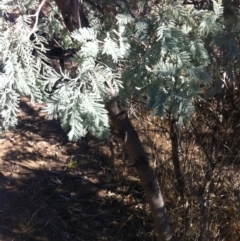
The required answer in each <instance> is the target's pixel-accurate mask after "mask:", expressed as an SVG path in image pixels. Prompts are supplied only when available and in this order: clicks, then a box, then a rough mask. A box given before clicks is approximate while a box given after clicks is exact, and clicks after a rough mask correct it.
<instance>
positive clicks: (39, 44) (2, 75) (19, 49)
mask: <svg viewBox="0 0 240 241" xmlns="http://www.w3.org/2000/svg"><path fill="white" fill-rule="evenodd" d="M37 4H38V1H33V0H28V1H13V0H3V1H1V2H0V66H1V68H0V110H1V112H0V115H1V123H0V127H1V129H2V127H4V129H9V128H13V127H15V126H16V124H17V111H18V109H19V99H20V97H21V96H28V97H29V98H30V100H31V101H32V102H36V101H38V102H41V101H43V94H42V90H41V82H40V78H41V73H40V70H47V69H48V68H49V67H48V66H47V65H45V64H43V63H42V58H41V57H37V55H33V54H32V53H33V51H35V53H36V54H37V52H38V51H40V50H41V51H42V52H44V50H45V48H44V46H43V43H44V39H43V38H41V37H40V36H37V35H35V40H34V41H30V33H31V30H32V29H31V26H30V23H31V22H32V20H31V18H30V16H29V15H28V14H26V12H27V10H31V8H35V7H36V5H37ZM16 13H18V14H16ZM42 57H43V56H42Z"/></svg>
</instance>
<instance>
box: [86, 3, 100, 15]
mask: <svg viewBox="0 0 240 241" xmlns="http://www.w3.org/2000/svg"><path fill="white" fill-rule="evenodd" d="M86 2H87V3H89V4H90V5H92V6H93V7H95V8H96V9H97V10H98V11H99V12H100V13H102V14H104V11H103V8H102V7H100V6H99V5H98V4H95V3H94V2H92V1H90V0H86Z"/></svg>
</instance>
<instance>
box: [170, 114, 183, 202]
mask: <svg viewBox="0 0 240 241" xmlns="http://www.w3.org/2000/svg"><path fill="white" fill-rule="evenodd" d="M176 121H177V120H176V119H175V118H171V119H170V139H171V143H172V161H173V166H174V172H175V176H176V179H177V189H178V191H179V193H180V195H181V197H182V198H183V197H184V188H185V182H184V178H183V175H182V172H181V166H180V160H179V155H178V149H179V148H178V142H179V138H178V130H177V126H176Z"/></svg>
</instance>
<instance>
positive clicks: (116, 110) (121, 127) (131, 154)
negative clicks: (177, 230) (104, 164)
mask: <svg viewBox="0 0 240 241" xmlns="http://www.w3.org/2000/svg"><path fill="white" fill-rule="evenodd" d="M106 107H107V110H108V112H109V116H110V120H111V124H112V126H113V127H114V129H115V131H117V132H118V134H119V136H121V138H122V140H123V141H124V148H125V149H126V152H127V154H128V159H129V161H130V163H131V164H132V166H134V167H135V169H136V171H137V173H138V176H139V178H140V182H141V184H142V186H143V188H144V191H145V194H146V197H147V200H148V202H149V205H150V209H151V212H152V216H153V219H154V222H155V225H156V228H157V232H158V234H159V240H161V241H174V240H176V238H175V237H174V235H173V233H172V231H171V227H170V224H169V221H168V216H167V212H166V208H165V205H164V201H163V197H162V193H161V190H160V188H159V185H158V182H157V179H156V178H155V176H154V174H153V170H152V168H151V167H150V165H149V162H148V159H147V156H146V154H145V152H144V150H143V147H142V144H141V142H140V140H139V137H138V134H137V132H136V131H135V129H134V127H133V126H132V123H131V121H130V120H129V118H128V116H127V113H126V112H125V111H124V110H122V108H121V106H120V104H119V102H118V100H117V98H116V97H112V99H111V100H110V101H109V103H108V104H107V106H106Z"/></svg>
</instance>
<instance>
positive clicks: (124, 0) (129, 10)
mask: <svg viewBox="0 0 240 241" xmlns="http://www.w3.org/2000/svg"><path fill="white" fill-rule="evenodd" d="M123 2H124V3H125V4H126V6H127V9H128V12H129V13H130V15H131V16H132V17H133V18H135V16H134V14H133V13H132V11H131V8H130V7H129V4H128V2H127V0H123Z"/></svg>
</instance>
